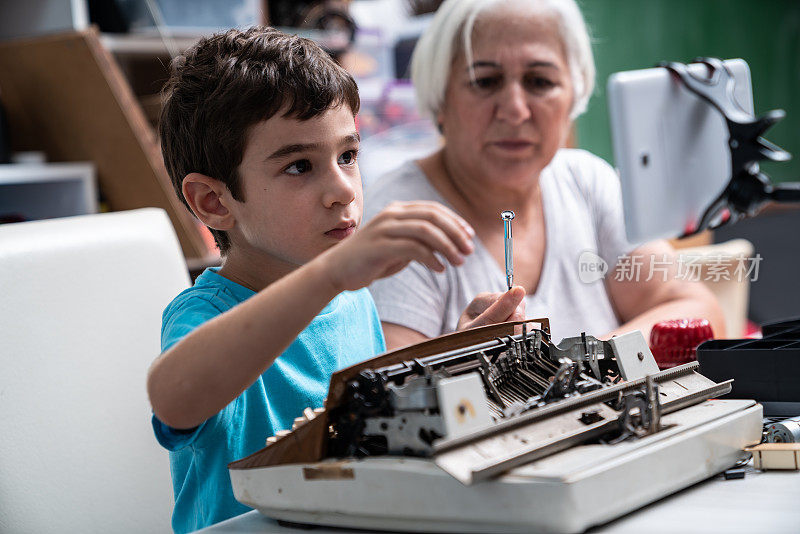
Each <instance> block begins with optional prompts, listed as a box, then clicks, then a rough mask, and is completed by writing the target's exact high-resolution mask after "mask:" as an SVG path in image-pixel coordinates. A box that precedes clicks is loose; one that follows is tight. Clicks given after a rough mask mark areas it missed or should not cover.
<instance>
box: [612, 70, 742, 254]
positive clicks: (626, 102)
mask: <svg viewBox="0 0 800 534" xmlns="http://www.w3.org/2000/svg"><path fill="white" fill-rule="evenodd" d="M725 65H727V66H728V68H729V69H730V70H731V72H732V73H733V76H734V79H735V81H736V87H735V90H734V96H735V98H736V100H737V101H738V102H739V104H740V105H741V107H742V108H743V109H744V110H745V111H747V112H749V113H752V112H753V93H752V89H751V83H750V69H749V68H748V66H747V63H746V62H745V61H744V60H741V59H732V60H728V61H725ZM690 71H691V72H692V73H694V74H696V75H698V76H705V75H706V74H707V68H706V66H705V65H702V64H696V63H695V64H692V65H690ZM607 93H608V110H609V117H610V120H611V137H612V141H613V144H614V162H615V164H616V167H617V171H618V172H619V175H620V182H621V184H622V199H623V203H624V212H625V228H626V231H627V234H628V239H629V240H630V241H631V242H633V243H641V242H645V241H651V240H653V239H658V238H672V237H677V236H679V235H682V234H683V233H684V232H686V231H687V230H690V229H692V228H694V227H695V226H696V224H697V223H698V222H699V220H700V217H702V215H703V212H704V211H705V209H706V208H707V207H708V206H709V205H710V204H711V203H712V202H713V201H714V199H715V198H717V196H719V194H720V193H721V192H722V191H723V190H724V189H725V186H726V185H727V184H728V181H729V180H730V171H731V162H730V149H729V148H728V128H727V126H726V124H725V120H724V118H723V117H722V114H720V113H719V112H718V111H717V110H716V109H714V108H713V107H711V105H710V104H708V103H706V102H705V101H703V100H701V99H700V97H698V96H697V95H695V94H694V93H692V92H690V91H689V90H688V89H686V88H685V87H684V86H683V84H682V83H681V82H680V80H678V79H676V78H675V77H673V76H672V75H671V74H670V73H669V71H667V69H664V68H653V69H644V70H636V71H627V72H618V73H616V74H612V75H611V77H610V78H609V80H608V86H607Z"/></svg>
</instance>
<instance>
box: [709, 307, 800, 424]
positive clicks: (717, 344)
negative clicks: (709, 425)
mask: <svg viewBox="0 0 800 534" xmlns="http://www.w3.org/2000/svg"><path fill="white" fill-rule="evenodd" d="M761 330H762V334H763V337H762V339H712V340H709V341H706V342H705V343H702V344H701V345H700V346H699V347H697V361H698V362H700V373H702V374H703V375H705V376H707V377H708V378H710V379H711V380H714V381H715V382H722V381H724V380H728V379H731V378H733V379H734V382H733V390H732V391H731V393H730V394H728V395H727V396H726V397H727V398H737V399H755V400H757V401H758V402H760V403H761V404H762V405H763V406H764V415H765V416H795V415H800V318H795V319H790V320H786V321H780V322H776V323H770V324H765V325H764V326H763V327H762V329H761Z"/></svg>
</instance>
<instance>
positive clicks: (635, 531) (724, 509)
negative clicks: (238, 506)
mask: <svg viewBox="0 0 800 534" xmlns="http://www.w3.org/2000/svg"><path fill="white" fill-rule="evenodd" d="M770 531H773V532H787V533H788V532H800V472H798V471H767V472H764V471H757V470H755V469H753V468H752V466H748V467H747V475H746V476H745V478H744V479H737V480H725V479H724V477H723V476H722V475H718V476H716V477H714V478H711V479H709V480H706V481H705V482H701V483H699V484H696V485H694V486H692V487H690V488H686V489H685V490H683V491H680V492H678V493H676V494H674V495H672V496H670V497H667V498H665V499H662V500H660V501H657V502H655V503H653V504H651V505H649V506H646V507H644V508H642V509H640V510H637V511H635V512H632V513H630V514H628V515H626V516H624V517H621V518H620V519H617V520H616V521H612V522H611V523H607V524H605V525H603V526H600V527H595V528H592V529H591V530H589V531H588V532H590V533H592V534H597V533H613V534H642V533H648V534H658V533H664V534H667V533H669V534H672V533H676V532H680V533H681V534H691V533H697V534H708V533H715V532H725V533H726V534H727V533H742V534H754V533H760V532H770ZM201 532H204V533H208V534H215V533H216V534H222V533H226V534H262V533H270V534H273V533H274V534H278V533H280V534H291V533H293V534H298V533H300V534H303V533H311V534H346V533H348V532H356V533H364V532H367V531H364V530H358V531H350V530H346V529H328V528H324V527H318V528H312V529H311V530H306V529H298V528H291V527H284V526H280V525H278V524H277V522H276V521H274V520H272V519H268V518H266V517H264V516H262V515H261V514H259V513H258V512H256V511H253V512H248V513H246V514H244V515H241V516H239V517H234V518H232V519H229V520H227V521H223V522H222V523H218V524H216V525H214V526H211V527H209V528H207V529H204V530H202V531H201Z"/></svg>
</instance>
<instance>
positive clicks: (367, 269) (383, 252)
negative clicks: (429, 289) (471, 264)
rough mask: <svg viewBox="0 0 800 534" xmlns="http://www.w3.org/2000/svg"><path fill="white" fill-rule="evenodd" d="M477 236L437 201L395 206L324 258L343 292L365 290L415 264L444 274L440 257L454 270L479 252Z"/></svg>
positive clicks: (333, 278)
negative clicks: (476, 251)
mask: <svg viewBox="0 0 800 534" xmlns="http://www.w3.org/2000/svg"><path fill="white" fill-rule="evenodd" d="M474 235H475V231H474V230H473V229H472V227H471V226H470V225H469V224H468V223H467V222H466V221H465V220H464V219H462V218H461V217H460V216H458V215H457V214H456V213H455V212H454V211H452V210H450V209H448V208H446V207H445V206H443V205H442V204H439V203H438V202H394V203H392V204H389V205H388V206H387V207H386V208H385V209H384V210H383V211H381V212H380V213H379V214H378V215H376V216H375V217H374V218H373V219H372V220H371V221H370V222H369V223H368V224H367V225H366V226H364V227H363V228H361V229H359V230H358V231H357V232H356V233H355V235H353V236H352V237H350V238H348V239H346V240H344V241H343V242H341V243H339V244H337V245H336V246H334V247H331V248H330V249H329V250H327V251H326V252H324V253H323V254H322V255H320V256H319V260H320V261H323V262H325V264H326V270H327V272H328V275H329V277H330V281H331V283H332V284H333V287H334V288H335V289H336V290H337V291H338V292H341V291H346V290H355V289H360V288H362V287H366V286H368V285H369V284H371V283H372V282H373V281H375V280H377V279H379V278H384V277H386V276H391V275H393V274H395V273H396V272H399V271H400V270H402V269H403V268H405V266H406V265H408V264H409V263H411V262H412V261H418V262H420V263H422V264H423V265H425V266H426V267H428V268H430V269H432V270H434V271H436V272H442V271H443V270H444V265H443V264H442V262H441V261H440V259H439V258H438V257H437V256H436V253H438V254H440V255H441V256H443V257H444V259H446V260H447V261H448V262H450V263H451V264H453V265H461V264H462V263H464V256H465V255H467V254H471V253H472V251H473V250H474V246H473V244H472V238H473V236H474Z"/></svg>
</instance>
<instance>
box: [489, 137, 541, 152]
mask: <svg viewBox="0 0 800 534" xmlns="http://www.w3.org/2000/svg"><path fill="white" fill-rule="evenodd" d="M492 145H494V146H496V147H497V148H500V149H503V150H511V151H522V150H528V149H530V148H531V147H532V146H533V143H532V142H531V141H526V140H524V139H501V140H500V141H494V142H492Z"/></svg>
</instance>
